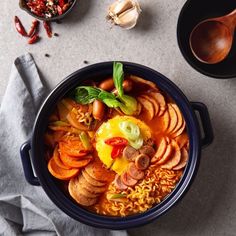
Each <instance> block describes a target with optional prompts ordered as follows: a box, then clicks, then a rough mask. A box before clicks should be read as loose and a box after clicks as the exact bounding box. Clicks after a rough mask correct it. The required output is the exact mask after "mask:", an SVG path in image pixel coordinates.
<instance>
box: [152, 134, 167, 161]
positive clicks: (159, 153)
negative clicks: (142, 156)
mask: <svg viewBox="0 0 236 236" xmlns="http://www.w3.org/2000/svg"><path fill="white" fill-rule="evenodd" d="M166 147H167V141H166V139H165V138H162V140H161V142H160V145H159V147H158V149H157V152H156V154H155V156H154V157H153V158H152V159H151V162H152V163H155V162H157V161H159V160H160V159H161V158H162V156H163V155H164V153H165V151H166Z"/></svg>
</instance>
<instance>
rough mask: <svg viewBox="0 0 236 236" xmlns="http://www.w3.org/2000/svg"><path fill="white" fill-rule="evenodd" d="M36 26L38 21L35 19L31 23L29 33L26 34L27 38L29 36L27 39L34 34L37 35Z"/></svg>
mask: <svg viewBox="0 0 236 236" xmlns="http://www.w3.org/2000/svg"><path fill="white" fill-rule="evenodd" d="M38 25H39V21H38V20H36V19H34V20H33V21H32V25H31V28H30V31H29V33H28V36H29V37H32V36H33V35H34V34H36V33H37V31H38Z"/></svg>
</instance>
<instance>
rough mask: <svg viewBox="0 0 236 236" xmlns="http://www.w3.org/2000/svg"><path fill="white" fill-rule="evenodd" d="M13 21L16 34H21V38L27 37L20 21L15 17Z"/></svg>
mask: <svg viewBox="0 0 236 236" xmlns="http://www.w3.org/2000/svg"><path fill="white" fill-rule="evenodd" d="M14 21H15V27H16V30H17V32H18V33H19V34H21V35H22V36H27V33H26V31H25V28H24V26H23V25H22V23H21V21H20V19H19V18H18V17H17V16H15V19H14Z"/></svg>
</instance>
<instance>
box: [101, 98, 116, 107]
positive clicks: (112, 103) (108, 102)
mask: <svg viewBox="0 0 236 236" xmlns="http://www.w3.org/2000/svg"><path fill="white" fill-rule="evenodd" d="M103 102H104V103H105V104H106V105H107V106H108V107H111V108H116V107H119V106H120V102H119V101H117V100H116V99H110V98H106V99H103Z"/></svg>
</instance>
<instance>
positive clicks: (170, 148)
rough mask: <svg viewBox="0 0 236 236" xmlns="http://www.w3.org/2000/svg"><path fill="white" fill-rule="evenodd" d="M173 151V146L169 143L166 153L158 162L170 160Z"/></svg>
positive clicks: (162, 162)
mask: <svg viewBox="0 0 236 236" xmlns="http://www.w3.org/2000/svg"><path fill="white" fill-rule="evenodd" d="M171 153H172V146H171V145H170V144H169V145H167V148H166V151H165V153H164V155H163V156H162V157H161V159H160V160H159V161H157V162H156V163H157V164H164V163H165V162H167V161H168V160H169V158H170V156H171Z"/></svg>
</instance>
